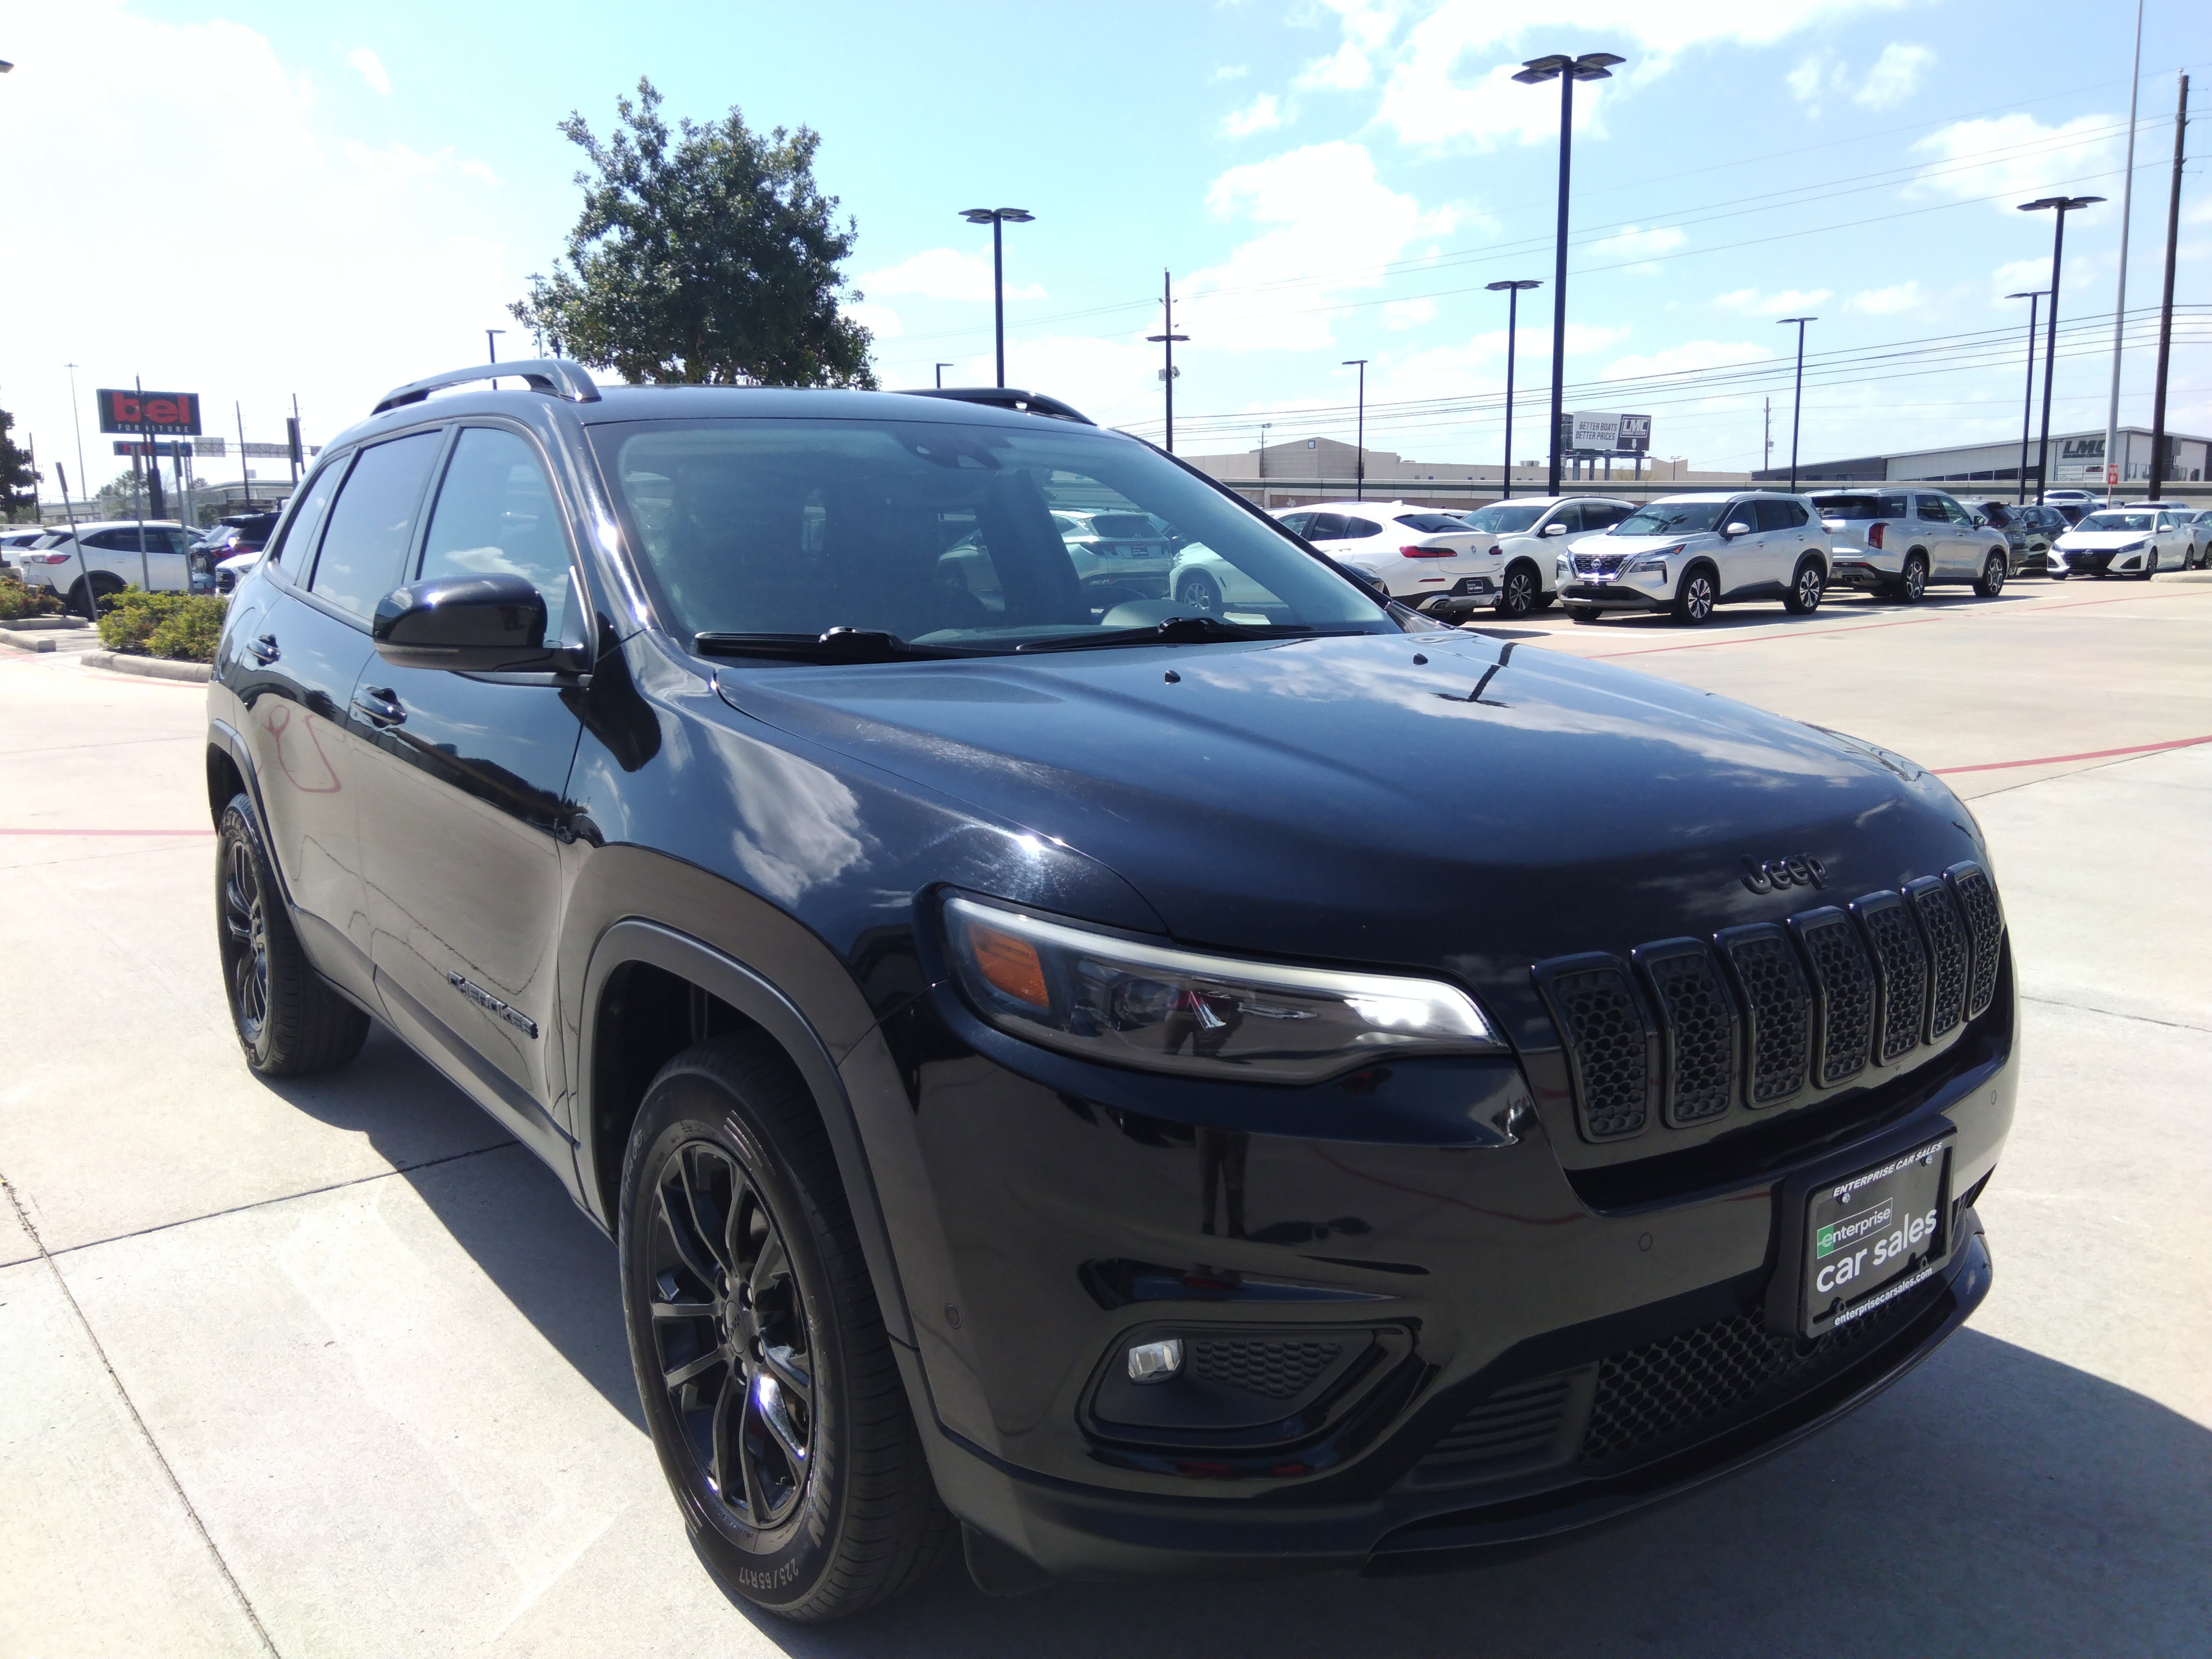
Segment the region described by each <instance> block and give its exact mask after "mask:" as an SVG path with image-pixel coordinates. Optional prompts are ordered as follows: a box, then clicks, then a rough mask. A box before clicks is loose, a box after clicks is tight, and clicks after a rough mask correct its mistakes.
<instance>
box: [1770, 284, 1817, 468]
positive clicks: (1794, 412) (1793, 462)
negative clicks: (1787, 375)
mask: <svg viewBox="0 0 2212 1659" xmlns="http://www.w3.org/2000/svg"><path fill="white" fill-rule="evenodd" d="M1776 320H1777V321H1778V322H1784V323H1795V324H1796V325H1797V390H1796V393H1795V394H1794V395H1793V396H1792V397H1791V398H1790V494H1791V495H1796V493H1797V422H1798V420H1799V417H1800V416H1802V415H1803V414H1804V412H1805V325H1806V324H1808V323H1817V322H1819V321H1820V319H1819V318H1818V317H1782V318H1778V319H1776Z"/></svg>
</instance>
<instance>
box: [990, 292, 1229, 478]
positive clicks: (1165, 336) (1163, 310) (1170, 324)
mask: <svg viewBox="0 0 2212 1659" xmlns="http://www.w3.org/2000/svg"><path fill="white" fill-rule="evenodd" d="M1160 319H1161V325H1162V327H1163V328H1164V332H1163V333H1159V334H1147V335H1146V336H1145V338H1146V340H1148V341H1150V342H1151V343H1152V344H1154V345H1156V346H1158V347H1159V348H1160V349H1161V350H1162V351H1164V352H1165V353H1166V354H1167V367H1166V368H1163V369H1162V370H1160V384H1161V385H1162V386H1165V387H1166V388H1167V389H1168V441H1167V452H1168V453H1169V454H1170V455H1172V454H1174V453H1175V383H1176V366H1175V349H1176V341H1177V340H1188V338H1190V336H1189V335H1188V334H1178V333H1176V331H1175V277H1174V275H1173V273H1172V272H1170V271H1166V270H1163V271H1161V272H1160ZM999 383H1000V385H1001V386H1003V385H1005V384H1006V378H1005V376H1004V374H1001V375H1000V381H999Z"/></svg>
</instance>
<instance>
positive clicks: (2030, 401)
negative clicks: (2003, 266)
mask: <svg viewBox="0 0 2212 1659" xmlns="http://www.w3.org/2000/svg"><path fill="white" fill-rule="evenodd" d="M2043 297H2044V295H2043V290H2042V289H2039V288H2031V289H2022V290H2021V292H2019V293H2018V294H2008V295H2005V298H2006V299H2008V300H2025V301H2027V389H2026V390H2025V391H2023V392H2021V394H2020V489H2018V490H2017V491H2015V494H2014V495H2013V501H2014V502H2015V504H2018V503H2021V502H2025V501H2027V435H2028V431H2029V429H2030V428H2032V427H2033V425H2034V424H2035V308H2036V306H2037V305H2038V304H2039V302H2040V301H2042V299H2043Z"/></svg>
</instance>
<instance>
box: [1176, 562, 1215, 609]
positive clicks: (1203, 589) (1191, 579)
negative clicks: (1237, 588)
mask: <svg viewBox="0 0 2212 1659" xmlns="http://www.w3.org/2000/svg"><path fill="white" fill-rule="evenodd" d="M1176 604H1177V605H1188V606H1189V607H1190V609H1191V612H1192V614H1193V615H1194V616H1200V617H1218V616H1219V615H1220V614H1221V606H1222V599H1221V584H1220V583H1218V582H1217V581H1215V580H1213V578H1212V577H1211V576H1209V575H1207V574H1206V572H1204V571H1203V570H1194V571H1192V572H1191V573H1190V574H1188V576H1185V577H1184V578H1183V579H1182V580H1181V581H1180V582H1178V583H1176Z"/></svg>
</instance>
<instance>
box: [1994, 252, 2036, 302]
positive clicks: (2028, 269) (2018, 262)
mask: <svg viewBox="0 0 2212 1659" xmlns="http://www.w3.org/2000/svg"><path fill="white" fill-rule="evenodd" d="M2050 281H2051V261H2050V260H2048V259H2008V260H2007V261H2006V262H2005V263H2004V264H2001V265H1999V266H1998V267H1997V268H1996V270H1993V271H1991V272H1990V293H1992V294H1996V295H2005V294H2033V293H2037V292H2039V291H2040V290H2041V289H2043V288H2044V287H2045V285H2046V284H2047V283H2049V282H2050Z"/></svg>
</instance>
